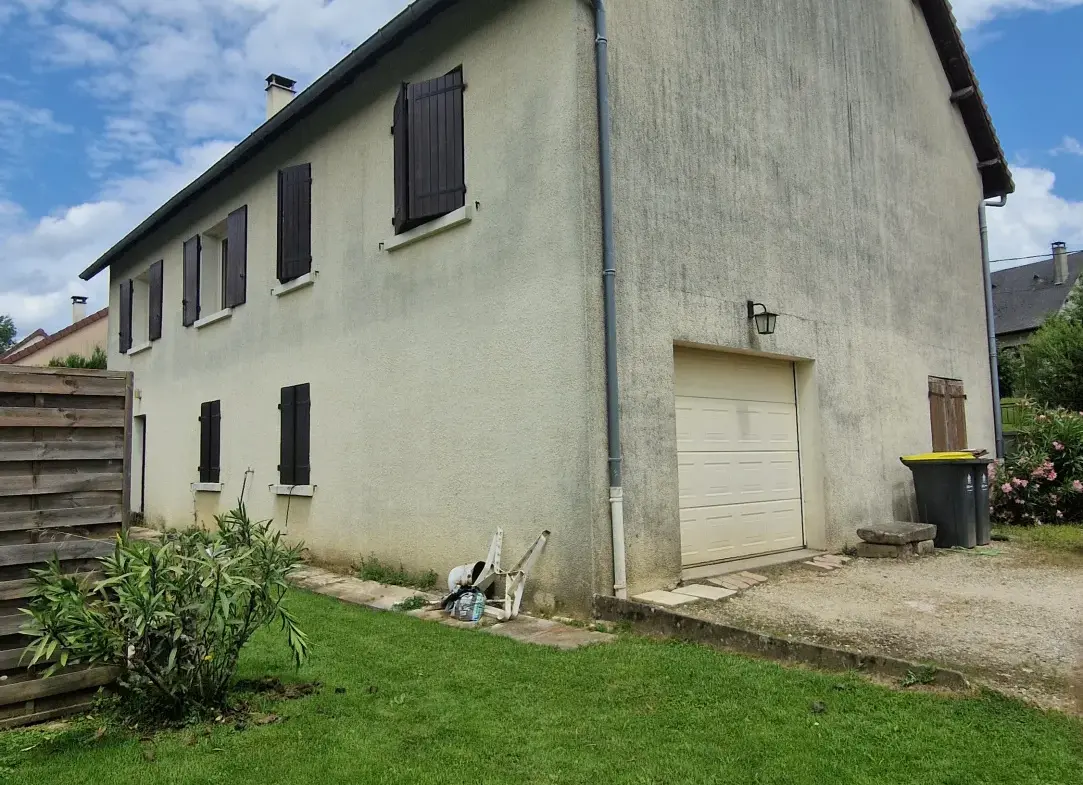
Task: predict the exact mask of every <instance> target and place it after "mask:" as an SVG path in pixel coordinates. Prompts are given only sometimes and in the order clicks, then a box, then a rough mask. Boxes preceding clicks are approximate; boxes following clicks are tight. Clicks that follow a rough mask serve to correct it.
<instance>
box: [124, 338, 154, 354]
mask: <svg viewBox="0 0 1083 785" xmlns="http://www.w3.org/2000/svg"><path fill="white" fill-rule="evenodd" d="M151 346H153V344H152V343H151V342H150V341H145V342H144V343H141V344H139V345H138V346H133V347H132V348H131V349H129V350H128V356H129V357H131V356H132V355H133V354H140V353H141V352H147V351H150V347H151Z"/></svg>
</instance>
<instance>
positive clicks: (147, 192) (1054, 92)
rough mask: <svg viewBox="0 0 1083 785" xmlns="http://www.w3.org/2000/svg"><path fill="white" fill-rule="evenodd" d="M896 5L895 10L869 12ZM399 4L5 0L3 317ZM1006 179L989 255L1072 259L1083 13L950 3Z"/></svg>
mask: <svg viewBox="0 0 1083 785" xmlns="http://www.w3.org/2000/svg"><path fill="white" fill-rule="evenodd" d="M875 1H876V2H898V1H899V0H875ZM404 5H406V0H0V259H2V260H3V262H2V266H0V270H2V273H0V313H10V314H11V315H12V316H13V317H14V318H15V321H16V324H17V325H18V326H19V327H20V328H21V332H23V333H24V334H25V333H26V332H29V331H31V330H33V329H35V328H37V327H44V328H45V329H47V330H53V329H57V328H59V327H61V326H63V325H64V324H66V323H67V321H68V319H69V315H70V305H69V297H70V296H71V295H73V294H85V295H88V296H90V298H91V302H90V305H91V307H92V308H99V307H102V306H103V305H104V304H105V276H99V278H98V279H96V280H95V281H93V282H91V283H89V284H87V283H84V282H82V281H79V280H78V278H77V275H78V273H79V271H80V270H82V269H83V268H84V267H85V266H86V265H87V264H88V263H89V262H91V261H93V259H94V258H96V257H97V256H98V255H100V254H101V253H102V252H103V251H104V250H106V249H107V248H108V247H109V246H110V245H111V244H112V243H113V242H115V241H116V240H118V239H120V237H122V236H123V235H124V234H125V233H126V232H127V231H128V230H130V229H131V228H132V227H134V226H135V225H136V224H137V223H138V222H139V221H140V220H141V219H142V218H144V217H145V216H146V215H148V214H149V213H150V212H151V211H153V210H154V209H155V208H156V207H158V206H159V205H160V204H161V203H162V202H164V201H165V200H166V199H168V198H169V197H170V196H172V194H173V193H175V192H176V191H178V190H179V189H180V188H182V187H183V186H184V185H185V184H186V183H187V182H189V181H190V180H192V179H193V178H194V177H195V176H197V175H198V174H199V173H200V172H201V171H203V170H204V169H206V168H207V167H208V166H209V165H210V164H211V163H213V162H214V161H215V160H216V159H217V158H219V157H220V156H221V155H222V154H223V153H225V151H226V150H228V149H229V148H230V147H231V146H232V145H233V144H235V143H236V142H237V141H238V140H240V139H241V138H243V137H244V136H245V135H246V134H247V133H249V132H250V131H251V130H252V129H253V128H255V127H256V126H257V125H258V124H259V123H260V121H261V120H262V116H263V107H262V95H261V94H260V92H259V91H260V89H261V87H262V82H263V77H265V76H266V75H267V74H268V73H270V72H271V71H277V72H280V73H286V74H288V75H290V76H293V77H295V78H297V79H298V80H299V82H300V85H299V86H300V87H304V86H306V85H307V84H308V83H310V82H311V81H312V79H314V78H315V77H316V76H318V75H319V74H321V73H322V72H323V71H325V70H326V69H327V68H329V67H330V66H331V65H333V64H334V63H335V62H336V61H337V60H338V59H339V58H341V57H342V56H343V55H344V54H345V53H346V52H348V51H349V50H350V49H352V48H353V47H354V46H356V45H357V44H358V43H359V42H360V41H362V40H363V39H365V38H366V37H368V36H369V35H370V34H371V33H372V32H373V31H374V30H375V29H376V28H377V27H378V26H379V25H380V24H382V23H384V22H386V21H387V20H388V19H390V18H391V17H392V16H393V15H394V14H395V13H396V12H397V11H398V10H400V8H401V7H403V6H404ZM954 8H955V13H956V16H957V18H958V20H959V23H960V26H961V27H962V28H963V30H964V35H965V37H966V40H967V42H968V46H969V49H970V53H971V56H972V58H973V60H974V64H975V69H976V71H977V73H978V77H979V80H980V82H981V86H982V90H983V92H984V94H985V97H986V100H987V102H988V103H989V105H990V109H991V111H992V115H993V120H994V122H995V124H996V127H997V131H998V133H999V135H1000V139H1001V142H1002V143H1003V146H1004V149H1005V151H1006V153H1007V156H1008V159H1009V162H1010V163H1011V164H1012V170H1013V173H1014V175H1015V180H1016V184H1017V189H1018V192H1017V193H1016V194H1015V195H1014V196H1013V197H1011V198H1010V199H1009V202H1008V207H1007V208H1004V209H1002V210H990V242H991V246H992V252H993V257H994V258H1003V257H1012V256H1026V255H1030V254H1040V253H1043V252H1045V251H1048V249H1049V244H1050V242H1052V241H1053V240H1064V241H1066V242H1068V244H1069V247H1070V248H1071V249H1072V250H1075V249H1077V248H1083V102H1080V101H1079V100H1078V99H1079V97H1080V92H1081V90H1083V88H1081V87H1080V86H1079V83H1078V76H1079V75H1080V74H1081V73H1083V47H1080V46H1079V45H1078V44H1077V43H1076V42H1077V41H1078V40H1079V38H1080V37H1081V35H1083V0H956V2H955V3H954Z"/></svg>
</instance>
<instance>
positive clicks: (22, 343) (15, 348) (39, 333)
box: [0, 327, 49, 362]
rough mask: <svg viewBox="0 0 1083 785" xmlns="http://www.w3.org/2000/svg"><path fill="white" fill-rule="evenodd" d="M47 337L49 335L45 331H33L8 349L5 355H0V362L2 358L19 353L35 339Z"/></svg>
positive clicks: (39, 329)
mask: <svg viewBox="0 0 1083 785" xmlns="http://www.w3.org/2000/svg"><path fill="white" fill-rule="evenodd" d="M48 335H49V333H47V332H45V330H42V329H41V328H40V327H39V328H38V329H36V330H34V332H32V333H30V335H28V336H26V337H25V338H23V339H22V340H21V341H19V342H18V343H17V344H15V345H14V346H12V347H11V348H10V349H8V350H7V352H6V353H4V354H2V355H0V362H2V361H3V358H4V357H8V356H10V355H12V354H15V352H18V351H21V350H22V349H23V347H24V346H26V344H27V342H29V341H32V340H34V339H35V338H45V337H47V336H48Z"/></svg>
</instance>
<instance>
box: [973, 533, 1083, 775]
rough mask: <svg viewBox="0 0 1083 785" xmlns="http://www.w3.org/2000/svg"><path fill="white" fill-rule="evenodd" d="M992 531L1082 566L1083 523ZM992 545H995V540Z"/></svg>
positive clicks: (1058, 560)
mask: <svg viewBox="0 0 1083 785" xmlns="http://www.w3.org/2000/svg"><path fill="white" fill-rule="evenodd" d="M994 533H995V534H996V535H998V536H1002V537H1007V538H1008V541H1009V542H1014V543H1018V544H1020V545H1023V546H1025V547H1027V548H1028V549H1030V551H1031V552H1032V553H1033V554H1036V555H1039V556H1042V557H1044V558H1045V559H1047V560H1049V561H1050V562H1055V563H1058V564H1061V565H1065V566H1080V567H1083V524H1079V523H1077V524H1064V525H1059V526H998V527H996V529H994ZM993 546H994V547H995V546H996V543H995V542H994V543H993ZM1081 781H1083V780H1081Z"/></svg>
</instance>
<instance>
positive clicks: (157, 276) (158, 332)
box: [147, 259, 164, 341]
mask: <svg viewBox="0 0 1083 785" xmlns="http://www.w3.org/2000/svg"><path fill="white" fill-rule="evenodd" d="M149 275H150V287H149V288H150V302H149V303H148V304H147V305H148V308H147V311H148V312H149V314H150V325H149V326H148V328H147V337H148V338H150V340H152V341H157V340H158V339H159V338H161V337H162V285H163V281H162V277H163V275H164V263H163V262H162V260H160V259H159V260H158V261H157V262H155V263H154V264H152V265H151V266H150V273H149Z"/></svg>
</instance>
